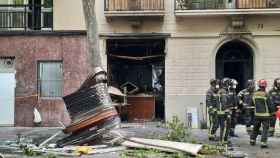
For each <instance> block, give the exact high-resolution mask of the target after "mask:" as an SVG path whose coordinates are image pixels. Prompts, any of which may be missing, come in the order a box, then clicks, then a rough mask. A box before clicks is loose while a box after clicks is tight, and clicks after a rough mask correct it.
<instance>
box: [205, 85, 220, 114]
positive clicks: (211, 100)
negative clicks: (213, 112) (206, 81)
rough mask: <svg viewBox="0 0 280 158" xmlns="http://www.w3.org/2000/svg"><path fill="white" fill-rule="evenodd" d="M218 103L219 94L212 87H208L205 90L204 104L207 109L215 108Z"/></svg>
mask: <svg viewBox="0 0 280 158" xmlns="http://www.w3.org/2000/svg"><path fill="white" fill-rule="evenodd" d="M218 105H219V96H218V93H217V92H215V91H214V88H212V87H211V88H210V89H209V90H208V91H207V92H206V106H207V108H209V109H212V108H215V109H216V108H217V107H218Z"/></svg>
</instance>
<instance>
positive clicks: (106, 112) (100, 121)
mask: <svg viewBox="0 0 280 158" xmlns="http://www.w3.org/2000/svg"><path fill="white" fill-rule="evenodd" d="M63 100H64V102H65V104H66V108H67V110H68V112H69V115H70V117H71V119H72V123H71V124H70V125H69V126H68V127H66V128H65V129H64V130H63V132H64V133H65V134H68V136H67V137H65V138H64V139H62V140H59V141H58V142H57V145H58V146H60V147H63V146H66V145H83V144H85V143H90V142H91V141H93V140H95V139H96V138H98V137H99V136H101V135H102V134H104V133H106V132H108V131H109V130H110V129H113V128H114V127H116V126H117V125H119V123H120V119H119V117H118V113H117V111H116V109H115V107H114V104H113V102H112V100H111V97H110V95H109V93H108V86H107V74H106V72H105V71H104V70H103V69H102V68H100V67H97V68H95V70H94V73H93V74H92V75H90V76H89V77H88V78H87V79H86V80H85V82H84V83H83V84H82V85H81V87H80V88H79V89H78V90H77V91H76V92H74V93H72V94H70V95H68V96H65V97H63Z"/></svg>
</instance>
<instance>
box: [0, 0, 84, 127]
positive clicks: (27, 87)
mask: <svg viewBox="0 0 280 158" xmlns="http://www.w3.org/2000/svg"><path fill="white" fill-rule="evenodd" d="M67 2H70V1H69V0H68V1H67ZM65 3H66V1H65V2H64V3H61V0H55V1H53V0H38V1H37V0H36V1H34V0H1V1H0V41H1V42H0V47H1V48H0V49H1V50H0V80H1V84H0V89H1V97H0V100H1V101H0V102H1V103H0V105H1V106H0V111H1V113H2V115H1V117H0V126H33V118H34V114H33V110H34V107H36V108H38V110H39V112H40V113H41V116H42V120H43V122H42V126H60V123H59V122H60V121H61V122H63V123H65V124H68V123H70V118H69V116H68V113H67V111H66V108H65V106H64V102H63V100H62V98H61V97H62V96H64V95H67V94H69V93H72V92H73V91H74V90H76V89H77V88H78V87H79V86H80V84H81V82H82V81H83V80H84V79H85V78H86V76H87V74H88V69H87V67H88V65H87V62H86V60H87V55H86V52H87V51H86V50H87V49H86V45H87V44H86V31H85V29H84V28H83V29H81V27H80V26H81V23H82V22H81V21H82V20H81V19H82V17H80V16H81V15H82V10H81V9H80V8H81V7H82V6H81V3H76V1H75V0H71V2H70V4H71V5H72V7H73V8H74V6H75V7H77V8H79V9H78V12H79V11H80V13H77V14H78V16H79V18H78V20H76V19H75V17H74V16H75V15H76V13H75V11H73V10H75V9H71V5H69V6H68V7H69V8H64V7H61V6H64V5H65ZM62 12H64V13H63V15H61V14H62ZM72 14H73V15H72ZM66 15H67V16H66ZM68 16H71V17H68ZM59 18H62V19H63V18H64V19H65V20H66V19H68V23H65V25H64V26H62V25H61V24H59V22H60V20H59ZM70 19H71V20H70ZM72 20H73V21H72ZM79 20H80V21H79ZM77 23H78V26H79V27H77V26H76V25H77Z"/></svg>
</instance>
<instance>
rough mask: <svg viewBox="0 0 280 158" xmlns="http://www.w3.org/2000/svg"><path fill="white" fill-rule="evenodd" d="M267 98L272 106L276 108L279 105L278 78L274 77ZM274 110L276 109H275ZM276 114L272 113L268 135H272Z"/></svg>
mask: <svg viewBox="0 0 280 158" xmlns="http://www.w3.org/2000/svg"><path fill="white" fill-rule="evenodd" d="M268 95H269V99H270V101H271V104H272V106H273V107H274V108H275V109H277V106H280V78H276V79H275V80H274V83H273V87H272V89H271V90H270V91H269V92H268ZM275 112H276V111H275ZM275 123H276V116H275V114H274V113H273V114H272V118H271V121H270V126H269V135H271V136H273V135H274V132H275Z"/></svg>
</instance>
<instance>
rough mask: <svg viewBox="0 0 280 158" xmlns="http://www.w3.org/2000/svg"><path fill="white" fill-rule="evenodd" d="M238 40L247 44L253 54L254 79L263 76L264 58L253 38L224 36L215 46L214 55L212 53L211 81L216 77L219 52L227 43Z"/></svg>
mask: <svg viewBox="0 0 280 158" xmlns="http://www.w3.org/2000/svg"><path fill="white" fill-rule="evenodd" d="M234 40H238V41H240V42H244V43H245V44H247V45H248V46H249V47H250V48H251V49H252V52H253V54H252V55H253V78H254V79H255V78H258V77H259V76H260V75H261V74H263V71H264V70H263V66H262V63H263V58H262V54H261V53H260V49H259V47H258V45H257V43H256V42H255V41H254V39H253V37H252V36H250V35H248V36H247V35H244V36H242V35H239V36H237V35H236V36H224V37H222V38H220V39H218V41H217V43H216V45H215V46H214V48H213V50H212V53H211V58H210V63H209V64H210V74H209V79H210V78H215V77H216V55H217V53H218V51H219V49H220V48H221V47H222V46H223V45H224V44H226V43H228V42H231V41H234Z"/></svg>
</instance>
